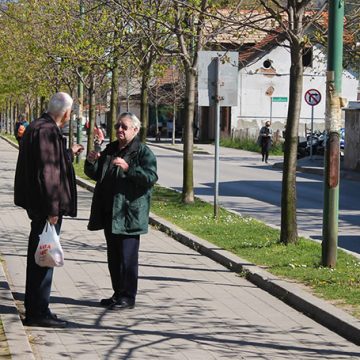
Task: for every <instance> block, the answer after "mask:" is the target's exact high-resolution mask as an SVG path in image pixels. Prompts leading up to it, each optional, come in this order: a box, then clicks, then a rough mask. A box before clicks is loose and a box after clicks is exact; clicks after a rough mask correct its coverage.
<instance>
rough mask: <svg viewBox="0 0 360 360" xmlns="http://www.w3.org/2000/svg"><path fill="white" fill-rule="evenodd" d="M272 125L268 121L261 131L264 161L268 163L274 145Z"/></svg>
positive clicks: (260, 139) (260, 140)
mask: <svg viewBox="0 0 360 360" xmlns="http://www.w3.org/2000/svg"><path fill="white" fill-rule="evenodd" d="M270 125H271V124H270V121H266V123H265V126H263V127H262V128H261V129H260V133H259V142H260V146H261V155H262V161H265V162H266V163H267V162H268V160H269V151H270V148H271V145H272V135H273V131H272V129H271V127H270Z"/></svg>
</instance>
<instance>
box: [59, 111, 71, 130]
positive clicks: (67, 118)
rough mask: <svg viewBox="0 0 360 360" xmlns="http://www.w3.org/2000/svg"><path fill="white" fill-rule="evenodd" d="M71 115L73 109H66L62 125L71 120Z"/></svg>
mask: <svg viewBox="0 0 360 360" xmlns="http://www.w3.org/2000/svg"><path fill="white" fill-rule="evenodd" d="M70 116H71V109H68V110H66V112H65V114H64V115H63V118H62V120H61V124H60V127H61V128H62V127H64V126H65V124H66V123H67V122H68V121H69V120H70Z"/></svg>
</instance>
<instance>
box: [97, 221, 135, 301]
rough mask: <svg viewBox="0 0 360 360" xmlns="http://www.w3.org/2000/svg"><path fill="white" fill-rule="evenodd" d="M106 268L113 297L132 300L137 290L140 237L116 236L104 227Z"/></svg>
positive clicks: (108, 227) (108, 224) (109, 226)
mask: <svg viewBox="0 0 360 360" xmlns="http://www.w3.org/2000/svg"><path fill="white" fill-rule="evenodd" d="M104 233H105V238H106V244H107V259H108V268H109V272H110V277H111V284H112V288H113V290H114V297H116V298H118V299H119V298H121V297H123V298H128V299H130V300H134V301H135V298H136V294H137V288H138V273H139V245H140V235H116V234H113V233H112V232H111V222H108V223H107V225H106V226H105V230H104Z"/></svg>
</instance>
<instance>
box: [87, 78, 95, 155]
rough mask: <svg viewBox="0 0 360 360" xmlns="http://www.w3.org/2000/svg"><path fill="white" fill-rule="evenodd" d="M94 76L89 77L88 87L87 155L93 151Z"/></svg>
mask: <svg viewBox="0 0 360 360" xmlns="http://www.w3.org/2000/svg"><path fill="white" fill-rule="evenodd" d="M95 89H96V86H95V76H94V75H91V80H90V87H89V129H88V130H89V134H88V143H87V154H88V153H89V152H90V151H91V150H94V127H95V116H96V108H95V107H96V101H95V91H96V90H95Z"/></svg>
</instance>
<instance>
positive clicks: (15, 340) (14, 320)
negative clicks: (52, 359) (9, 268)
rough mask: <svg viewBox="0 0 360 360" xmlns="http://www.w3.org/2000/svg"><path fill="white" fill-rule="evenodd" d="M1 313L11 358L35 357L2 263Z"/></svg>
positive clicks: (0, 284) (0, 267)
mask: <svg viewBox="0 0 360 360" xmlns="http://www.w3.org/2000/svg"><path fill="white" fill-rule="evenodd" d="M0 314H1V320H2V324H3V328H4V332H5V337H6V341H7V345H8V347H9V351H10V354H11V359H34V360H35V357H34V354H33V352H32V349H31V346H30V343H29V338H28V336H27V335H26V332H25V329H24V326H23V324H22V322H21V319H20V316H19V312H18V309H17V307H16V305H15V300H14V297H13V295H12V293H11V290H10V288H9V284H8V282H7V279H6V276H5V273H4V269H3V265H2V264H1V265H0Z"/></svg>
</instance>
